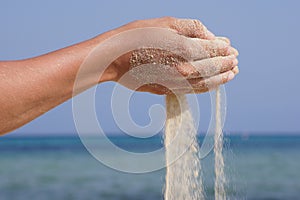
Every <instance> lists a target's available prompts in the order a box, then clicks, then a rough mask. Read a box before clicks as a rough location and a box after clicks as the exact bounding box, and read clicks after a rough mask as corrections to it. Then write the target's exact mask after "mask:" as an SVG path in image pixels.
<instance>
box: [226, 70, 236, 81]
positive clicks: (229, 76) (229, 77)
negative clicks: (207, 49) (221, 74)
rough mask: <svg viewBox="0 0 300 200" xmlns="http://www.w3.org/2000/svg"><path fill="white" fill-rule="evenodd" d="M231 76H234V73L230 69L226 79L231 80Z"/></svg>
mask: <svg viewBox="0 0 300 200" xmlns="http://www.w3.org/2000/svg"><path fill="white" fill-rule="evenodd" d="M233 78H234V73H233V72H232V71H230V72H229V73H228V77H227V81H231V80H232V79H233Z"/></svg>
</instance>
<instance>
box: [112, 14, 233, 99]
mask: <svg viewBox="0 0 300 200" xmlns="http://www.w3.org/2000/svg"><path fill="white" fill-rule="evenodd" d="M149 27H156V28H166V29H169V30H170V34H168V35H165V36H164V38H165V39H166V40H167V42H166V43H167V49H168V50H164V49H160V48H155V47H154V48H150V49H149V48H141V49H136V50H134V51H130V52H129V53H127V54H124V55H123V56H121V57H119V58H118V59H117V60H115V61H114V62H113V64H112V65H111V66H110V68H112V69H111V70H113V71H114V73H115V74H116V76H115V77H114V79H113V80H114V81H117V82H119V83H121V84H123V85H124V86H126V87H128V88H130V89H133V90H137V91H144V92H150V93H154V94H168V93H171V92H179V93H203V92H207V91H208V90H210V89H214V88H215V87H217V86H218V85H221V84H224V83H226V82H228V81H230V80H232V79H233V78H234V76H235V75H236V74H237V73H238V67H237V64H238V61H237V59H236V57H237V56H238V52H237V50H235V49H234V48H233V47H231V46H230V41H229V40H228V39H227V38H222V37H215V36H214V35H213V34H212V33H211V32H210V31H208V29H207V28H206V27H205V26H204V25H203V24H202V23H201V22H199V21H198V20H190V19H176V18H170V17H165V18H158V19H150V20H141V21H135V22H132V23H129V24H127V25H125V26H122V27H120V28H119V29H116V30H115V32H116V33H122V32H124V31H128V30H134V29H137V28H139V29H140V28H149ZM140 65H144V66H145V67H143V69H138V70H137V69H136V68H137V67H139V66H140ZM161 65H167V66H169V68H168V69H167V70H161V69H162V66H161ZM144 69H145V70H146V71H145V70H144ZM164 69H165V68H164ZM111 70H110V71H111ZM151 70H152V71H151ZM174 71H176V72H177V74H176V72H174ZM178 74H179V75H180V77H179V76H178ZM124 75H126V78H122V77H123V76H124ZM145 75H147V76H145ZM149 77H150V80H149ZM166 77H167V78H166ZM182 77H183V78H182ZM137 80H139V81H140V82H139V83H138V84H139V87H138V88H137V87H136V86H137ZM141 81H142V82H141ZM143 81H144V82H143ZM150 82H151V83H150ZM187 82H188V84H187Z"/></svg>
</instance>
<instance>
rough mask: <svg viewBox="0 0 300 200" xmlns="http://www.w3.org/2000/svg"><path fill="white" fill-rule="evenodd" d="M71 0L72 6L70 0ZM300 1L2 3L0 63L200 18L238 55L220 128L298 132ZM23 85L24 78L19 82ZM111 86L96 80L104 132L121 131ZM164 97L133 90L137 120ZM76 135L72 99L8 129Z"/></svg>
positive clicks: (205, 102)
mask: <svg viewBox="0 0 300 200" xmlns="http://www.w3.org/2000/svg"><path fill="white" fill-rule="evenodd" d="M70 2H72V3H70ZM299 7H300V2H299V1H295V0H286V1H280V0H272V1H268V0H265V1H261V0H253V1H240V0H229V1H217V0H211V1H199V0H195V1H174V0H172V1H170V0H165V1H161V0H152V1H134V0H130V1H116V0H110V1H97V0H89V1H64V0H62V1H61V0H52V1H40V0H26V1H16V0H9V1H8V0H6V1H5V0H1V1H0V26H1V31H0V60H17V59H24V58H29V57H33V56H38V55H41V54H44V53H48V52H51V51H54V50H57V49H60V48H63V47H66V46H69V45H71V44H75V43H78V42H81V41H84V40H86V39H89V38H91V37H94V36H96V35H98V34H101V33H103V32H105V31H108V30H111V29H114V28H117V27H119V26H121V25H123V24H126V23H128V22H131V21H133V20H137V19H148V18H155V17H162V16H173V17H179V18H193V19H199V20H200V21H202V22H203V23H204V24H205V25H206V26H207V27H208V28H209V29H210V30H211V31H212V32H214V33H215V34H216V35H222V36H226V37H229V38H230V39H231V41H232V45H233V46H234V47H235V48H237V49H238V50H239V52H240V56H239V68H240V74H239V75H238V76H237V77H236V78H235V80H234V81H232V82H230V83H228V84H227V85H226V95H227V116H226V122H225V127H224V130H225V131H226V132H237V133H262V132H264V133H297V132H298V133H300V117H299V114H300V104H299V102H300V90H299V88H300V87H299V80H300V79H299V74H300V64H299V52H300V51H299V47H300V39H299V35H300V26H299V21H300V12H299ZM24 84H26V83H24ZM114 86H115V83H105V84H102V85H99V86H98V88H97V96H96V102H97V103H96V110H97V116H98V119H99V121H100V124H101V125H102V126H103V129H104V131H105V132H107V133H115V132H119V128H118V127H117V125H116V124H115V123H114V121H113V118H112V114H111V109H110V94H111V91H112V88H113V87H114ZM197 98H198V99H199V106H200V111H201V112H200V115H201V118H200V121H201V122H200V131H205V130H206V129H207V127H208V123H209V120H210V116H211V110H210V100H209V95H208V94H201V95H198V97H197ZM163 102H164V99H163V97H162V96H155V95H150V94H145V93H141V94H135V95H134V97H133V100H132V102H131V104H130V111H131V114H132V118H133V120H135V121H136V123H137V124H140V125H147V124H148V123H149V116H148V109H149V107H150V106H151V105H152V104H156V103H163ZM32 133H33V134H65V133H71V134H75V133H76V129H75V125H74V121H73V115H72V101H71V100H70V101H68V102H66V103H63V104H62V105H60V106H58V107H57V108H55V109H53V110H51V111H49V112H48V113H46V114H44V115H43V116H41V117H39V118H37V119H35V120H34V121H32V122H30V123H29V124H27V125H25V126H24V127H22V128H19V129H17V130H15V131H14V132H13V133H12V134H15V135H19V134H20V135H26V134H32Z"/></svg>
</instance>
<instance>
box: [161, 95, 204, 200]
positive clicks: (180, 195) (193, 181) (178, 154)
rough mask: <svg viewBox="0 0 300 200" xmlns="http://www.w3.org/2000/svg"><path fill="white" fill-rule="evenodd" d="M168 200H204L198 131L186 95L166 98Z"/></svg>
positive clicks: (166, 194) (166, 196) (166, 195)
mask: <svg viewBox="0 0 300 200" xmlns="http://www.w3.org/2000/svg"><path fill="white" fill-rule="evenodd" d="M166 108H167V121H166V128H165V140H164V142H165V147H166V164H167V169H166V183H165V184H166V185H165V199H166V200H177V199H178V200H192V199H204V189H203V184H202V180H201V173H200V172H201V165H200V159H199V157H198V151H199V146H198V143H197V130H196V129H195V126H194V121H193V118H192V115H191V112H190V110H189V105H188V102H187V99H186V97H185V95H177V96H175V95H167V97H166Z"/></svg>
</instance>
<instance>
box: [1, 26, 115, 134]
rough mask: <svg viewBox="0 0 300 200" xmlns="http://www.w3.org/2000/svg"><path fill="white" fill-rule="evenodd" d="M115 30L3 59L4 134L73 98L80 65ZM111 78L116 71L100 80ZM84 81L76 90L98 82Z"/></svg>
mask: <svg viewBox="0 0 300 200" xmlns="http://www.w3.org/2000/svg"><path fill="white" fill-rule="evenodd" d="M111 34H112V33H111V32H108V33H105V34H103V35H100V36H98V37H95V38H93V39H91V40H88V41H85V42H82V43H79V44H76V45H73V46H70V47H67V48H64V49H61V50H58V51H55V52H52V53H49V54H46V55H42V56H39V57H35V58H31V59H26V60H21V61H8V62H0V77H1V78H0V91H1V93H0V110H1V113H0V135H1V134H4V133H7V132H9V131H12V130H14V129H16V128H18V127H20V126H22V125H24V124H26V123H28V122H29V121H31V120H33V119H35V118H36V117H38V116H40V115H42V114H43V113H45V112H47V111H49V110H50V109H52V108H54V107H55V106H57V105H59V104H61V103H63V102H65V101H66V100H68V99H70V98H71V97H72V95H73V85H74V81H75V79H76V75H77V72H78V70H79V67H80V65H81V64H82V62H83V61H84V59H85V58H86V57H87V56H88V54H89V53H90V52H91V51H92V50H93V48H95V47H96V46H97V45H98V44H100V43H101V42H102V41H103V40H105V39H106V38H107V37H109V36H110V35H111ZM99 67H101V66H99ZM110 79H113V73H112V72H111V73H110V72H109V71H108V72H107V73H106V74H104V76H102V77H101V79H100V77H99V82H103V81H108V80H110ZM80 82H81V83H82V85H80V91H76V93H80V92H81V91H84V90H85V89H87V88H89V87H91V86H93V85H95V84H97V82H92V81H90V80H89V79H88V77H87V78H86V80H80Z"/></svg>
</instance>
